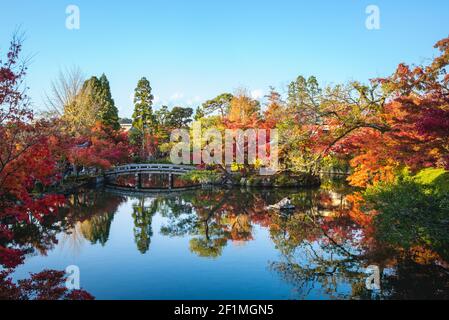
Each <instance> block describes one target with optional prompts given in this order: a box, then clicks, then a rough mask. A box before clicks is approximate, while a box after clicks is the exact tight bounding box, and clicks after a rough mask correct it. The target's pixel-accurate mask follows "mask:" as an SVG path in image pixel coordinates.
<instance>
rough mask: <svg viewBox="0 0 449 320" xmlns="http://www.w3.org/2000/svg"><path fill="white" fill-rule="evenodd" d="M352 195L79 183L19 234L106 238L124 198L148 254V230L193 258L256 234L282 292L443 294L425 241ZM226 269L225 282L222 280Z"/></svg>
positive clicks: (332, 187)
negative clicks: (53, 212) (376, 282)
mask: <svg viewBox="0 0 449 320" xmlns="http://www.w3.org/2000/svg"><path fill="white" fill-rule="evenodd" d="M287 196H289V197H290V198H291V199H292V202H293V204H294V205H295V206H296V210H295V211H294V212H291V213H289V214H283V213H275V212H271V213H269V212H267V211H266V210H265V208H266V207H267V206H268V205H270V204H274V203H277V202H278V201H280V200H281V199H283V198H284V197H287ZM355 197H356V195H355V194H354V191H353V190H350V189H349V188H347V187H346V186H345V185H344V184H335V183H334V184H329V185H324V186H323V187H322V188H320V189H316V190H291V189H285V190H282V189H280V190H273V189H267V190H251V189H220V188H218V189H217V188H207V189H200V190H194V191H188V192H182V193H174V194H169V195H167V194H165V195H147V196H143V195H141V194H135V195H126V196H125V195H120V193H116V194H112V193H109V192H103V191H86V192H82V193H79V194H74V195H72V196H70V197H69V198H68V201H67V203H66V205H65V206H64V208H63V209H62V210H61V211H60V213H59V217H58V218H55V221H49V222H48V224H47V226H46V227H45V226H41V228H42V229H41V230H28V229H23V230H21V232H20V233H17V234H18V235H20V236H21V237H23V238H24V239H23V242H24V243H25V242H26V243H32V244H33V246H34V248H35V249H37V250H38V251H39V252H40V253H41V254H45V253H46V252H47V251H49V250H52V248H53V247H54V245H55V243H56V242H55V241H54V238H55V235H56V234H58V233H62V234H63V235H64V237H65V239H66V241H67V242H71V243H72V247H77V246H78V245H77V243H78V242H79V241H80V239H81V238H82V239H85V240H87V241H88V242H89V243H91V244H99V245H101V246H104V247H107V246H108V241H109V238H110V233H111V226H112V225H113V224H114V223H115V220H114V218H115V214H116V212H117V211H118V208H119V207H120V206H121V205H122V204H127V203H128V204H130V206H129V208H131V211H130V212H128V214H129V216H131V217H132V224H133V226H132V233H133V235H134V243H135V249H134V250H136V249H137V250H138V252H140V253H141V254H147V255H151V254H152V246H151V242H152V238H154V237H155V235H158V236H159V235H160V236H161V237H165V238H166V239H169V238H182V239H186V240H187V241H188V248H189V250H190V252H191V253H193V254H194V255H195V256H196V257H197V258H198V259H200V260H202V261H216V262H217V263H220V261H221V260H220V259H221V257H222V256H223V255H224V250H225V248H226V247H229V244H234V245H235V244H240V245H241V244H247V243H251V242H257V243H261V244H260V248H261V249H259V251H261V252H259V254H262V253H263V250H267V251H269V250H272V249H271V248H270V247H269V246H266V245H264V244H263V241H265V240H269V242H271V243H272V244H273V247H274V250H275V251H276V255H275V257H276V258H275V259H271V260H268V259H267V260H266V261H265V266H264V267H265V268H266V270H267V272H270V273H271V274H272V275H275V276H276V277H277V278H278V279H281V280H282V282H283V283H285V284H288V286H289V287H290V288H291V292H292V295H291V296H289V298H295V299H306V298H325V299H343V298H345V299H347V298H352V299H389V298H393V299H402V298H407V299H411V298H449V272H448V269H447V264H446V262H445V261H444V260H443V259H442V258H441V257H440V256H439V255H438V254H436V253H435V252H433V251H432V248H430V247H414V248H412V249H405V248H401V247H398V246H397V245H393V244H391V243H388V242H385V241H380V240H379V239H378V233H376V232H375V230H374V227H373V225H372V223H371V220H370V219H369V217H367V216H366V214H364V213H362V212H361V211H360V209H359V207H358V206H357V205H355V204H354V198H355ZM156 216H159V217H160V218H161V221H162V223H161V224H160V225H158V227H157V228H155V227H154V226H153V225H154V223H153V220H154V218H155V217H156ZM116 227H117V228H119V229H120V228H124V226H123V225H116ZM260 230H265V231H266V232H267V233H266V234H267V235H268V239H261V237H260V236H259V237H256V234H257V232H259V233H260ZM19 238H20V237H19ZM25 238H26V239H25ZM33 239H34V240H33ZM67 239H71V240H70V241H69V240H67ZM18 241H19V240H18ZM264 246H266V248H264ZM233 248H235V246H232V247H231V248H229V250H234V249H233ZM131 263H132V262H131ZM369 265H376V266H379V268H380V270H381V274H382V282H381V286H382V290H381V291H380V292H372V291H369V290H367V289H366V287H365V279H366V278H367V274H366V268H367V267H368V266H369ZM235 272H236V273H237V272H238V265H235ZM226 276H229V274H226V275H225V274H223V279H222V281H224V282H226V281H227V279H226ZM192 285H195V284H192ZM261 286H262V289H260V290H264V289H263V284H261ZM88 289H89V288H88ZM235 289H236V290H238V288H235ZM266 290H272V288H270V289H269V288H266ZM267 294H268V291H267ZM270 294H271V295H270V297H272V295H273V293H272V292H271V293H270ZM261 296H263V292H262V293H261ZM204 298H207V296H204ZM229 298H232V296H230V297H229Z"/></svg>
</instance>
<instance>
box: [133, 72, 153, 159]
mask: <svg viewBox="0 0 449 320" xmlns="http://www.w3.org/2000/svg"><path fill="white" fill-rule="evenodd" d="M153 99H154V97H153V95H152V94H151V86H150V82H149V81H148V80H147V79H146V78H145V77H143V78H142V79H140V80H139V82H138V83H137V87H136V89H135V91H134V113H133V116H132V118H133V132H132V135H133V137H132V140H133V142H134V143H135V144H137V143H139V142H140V143H141V146H142V154H144V153H145V141H146V137H145V135H146V133H147V132H148V133H150V135H151V134H153V133H154V132H155V129H156V127H157V124H156V117H155V115H154V114H153V108H152V106H153Z"/></svg>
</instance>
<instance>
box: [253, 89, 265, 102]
mask: <svg viewBox="0 0 449 320" xmlns="http://www.w3.org/2000/svg"><path fill="white" fill-rule="evenodd" d="M262 97H263V90H262V89H256V90H252V91H251V98H253V99H255V100H257V99H260V98H262Z"/></svg>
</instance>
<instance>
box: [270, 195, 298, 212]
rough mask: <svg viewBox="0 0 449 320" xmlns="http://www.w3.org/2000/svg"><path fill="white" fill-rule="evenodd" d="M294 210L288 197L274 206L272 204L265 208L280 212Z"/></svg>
mask: <svg viewBox="0 0 449 320" xmlns="http://www.w3.org/2000/svg"><path fill="white" fill-rule="evenodd" d="M291 208H294V206H293V204H292V200H291V199H290V197H287V198H284V199H282V200H281V201H279V202H278V203H276V204H272V205H270V206H268V207H266V210H282V209H291Z"/></svg>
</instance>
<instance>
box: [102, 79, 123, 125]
mask: <svg viewBox="0 0 449 320" xmlns="http://www.w3.org/2000/svg"><path fill="white" fill-rule="evenodd" d="M98 94H99V100H100V101H99V103H100V110H99V118H100V121H101V122H102V123H103V125H105V126H106V127H110V128H112V129H114V130H119V129H120V123H119V116H118V110H117V107H116V106H115V103H114V99H112V95H111V88H110V86H109V81H108V78H107V77H106V75H105V74H104V73H103V74H102V75H101V77H100V79H99V92H98Z"/></svg>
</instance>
